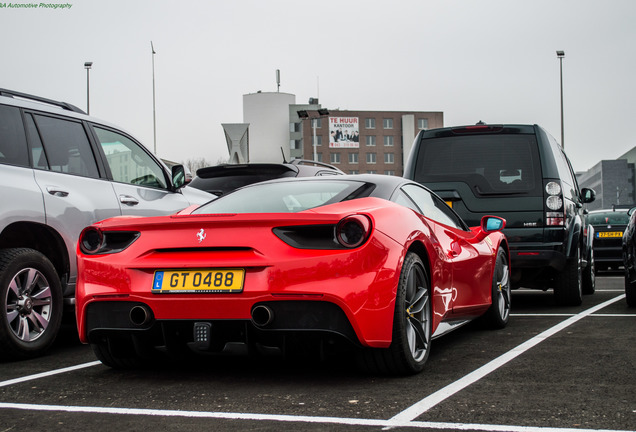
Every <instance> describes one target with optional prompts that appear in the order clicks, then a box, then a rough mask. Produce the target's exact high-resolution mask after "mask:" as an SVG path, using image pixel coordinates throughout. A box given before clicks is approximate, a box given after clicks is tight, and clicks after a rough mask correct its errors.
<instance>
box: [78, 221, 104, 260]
mask: <svg viewBox="0 0 636 432" xmlns="http://www.w3.org/2000/svg"><path fill="white" fill-rule="evenodd" d="M103 242H104V235H103V234H102V232H101V231H100V230H99V229H97V228H95V227H88V228H86V229H85V230H84V231H82V234H81V235H80V249H81V251H82V252H83V253H85V254H94V253H95V252H97V251H98V250H99V249H100V248H101V247H102V244H103Z"/></svg>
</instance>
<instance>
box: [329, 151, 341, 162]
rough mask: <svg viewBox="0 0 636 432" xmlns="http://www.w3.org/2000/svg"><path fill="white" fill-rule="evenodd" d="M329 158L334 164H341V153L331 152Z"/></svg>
mask: <svg viewBox="0 0 636 432" xmlns="http://www.w3.org/2000/svg"><path fill="white" fill-rule="evenodd" d="M329 159H330V160H331V163H332V164H339V163H340V153H330V154H329Z"/></svg>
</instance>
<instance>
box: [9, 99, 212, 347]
mask: <svg viewBox="0 0 636 432" xmlns="http://www.w3.org/2000/svg"><path fill="white" fill-rule="evenodd" d="M184 182H185V172H184V168H183V166H182V165H176V166H174V167H173V168H172V172H170V171H169V170H168V168H167V167H166V166H165V165H164V164H163V163H162V162H161V161H160V160H159V159H158V158H156V157H155V156H154V155H152V154H151V153H150V152H149V151H148V150H147V149H146V148H145V147H144V146H143V145H141V144H140V143H139V142H138V141H136V140H135V139H134V138H133V137H131V136H130V135H129V134H127V133H125V132H122V131H121V130H119V129H117V128H116V127H114V126H112V125H109V124H107V123H104V122H102V121H99V120H97V119H95V118H92V117H89V116H87V115H85V114H84V113H83V112H82V110H80V109H79V108H77V107H74V106H72V105H70V104H67V103H64V102H57V101H53V100H49V99H45V98H41V97H37V96H32V95H27V94H24V93H19V92H14V91H10V90H4V89H0V200H1V201H2V204H1V205H0V312H1V314H2V316H0V358H2V359H19V358H28V357H34V356H37V355H40V354H42V353H43V352H44V351H45V350H46V349H47V348H49V347H50V346H51V344H52V343H53V341H54V340H55V337H56V335H57V332H58V330H59V328H60V323H61V319H62V314H63V310H66V312H67V313H69V312H70V313H73V312H74V308H73V305H74V293H75V281H76V278H77V267H76V261H75V251H76V246H77V239H78V237H79V234H80V232H81V231H82V229H83V228H84V227H86V226H88V225H90V224H92V223H94V222H96V221H99V220H102V219H106V218H108V217H111V216H118V215H143V216H148V215H160V214H170V213H174V212H177V211H179V210H181V209H183V208H185V207H187V206H189V205H191V204H202V203H204V202H207V201H209V200H210V199H211V198H213V197H212V196H211V195H210V194H208V193H205V192H202V191H199V190H197V189H194V188H182V186H183V184H184Z"/></svg>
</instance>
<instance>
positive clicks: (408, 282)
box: [363, 252, 433, 375]
mask: <svg viewBox="0 0 636 432" xmlns="http://www.w3.org/2000/svg"><path fill="white" fill-rule="evenodd" d="M432 317H433V315H432V306H431V294H430V289H429V283H428V277H427V275H426V269H425V268H424V264H423V263H422V260H421V259H420V257H419V256H418V255H417V254H415V253H411V252H409V253H408V254H407V255H406V258H405V260H404V265H403V266H402V271H401V273H400V280H399V284H398V289H397V297H396V299H395V312H394V316H393V339H392V342H391V345H390V346H389V347H388V348H384V349H367V350H365V351H364V353H363V355H364V357H365V358H364V360H365V362H364V366H365V367H366V368H367V369H369V370H371V371H374V372H381V373H390V374H396V375H407V374H414V373H417V372H420V371H421V370H422V369H424V364H425V363H426V360H427V359H428V355H429V352H430V348H431V326H432Z"/></svg>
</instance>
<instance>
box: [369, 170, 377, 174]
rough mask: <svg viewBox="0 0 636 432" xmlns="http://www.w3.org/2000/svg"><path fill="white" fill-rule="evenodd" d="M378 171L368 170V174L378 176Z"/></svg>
mask: <svg viewBox="0 0 636 432" xmlns="http://www.w3.org/2000/svg"><path fill="white" fill-rule="evenodd" d="M377 173H378V172H377V171H376V170H367V174H377Z"/></svg>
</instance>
